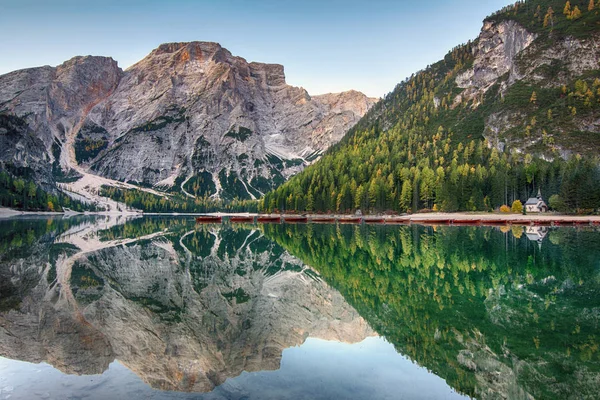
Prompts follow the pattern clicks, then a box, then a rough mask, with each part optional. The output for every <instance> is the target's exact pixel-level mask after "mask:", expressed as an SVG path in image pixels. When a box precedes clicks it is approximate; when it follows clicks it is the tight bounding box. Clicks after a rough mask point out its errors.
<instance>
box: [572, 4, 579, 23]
mask: <svg viewBox="0 0 600 400" xmlns="http://www.w3.org/2000/svg"><path fill="white" fill-rule="evenodd" d="M580 17H581V10H580V9H579V7H577V6H575V8H573V11H572V12H571V18H570V19H572V20H575V19H579V18H580Z"/></svg>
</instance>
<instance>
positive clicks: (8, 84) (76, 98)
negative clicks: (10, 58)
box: [0, 56, 122, 166]
mask: <svg viewBox="0 0 600 400" xmlns="http://www.w3.org/2000/svg"><path fill="white" fill-rule="evenodd" d="M121 74H122V71H121V69H120V68H119V67H118V66H117V63H116V61H114V60H113V59H111V58H107V57H92V56H86V57H74V58H72V59H71V60H69V61H66V62H65V63H63V64H61V65H59V66H58V67H56V68H52V67H40V68H30V69H24V70H20V71H15V72H11V73H9V74H6V75H2V76H0V112H2V113H9V114H14V115H16V116H19V117H21V118H23V119H24V120H25V121H26V122H27V124H28V125H29V128H30V129H31V131H32V132H35V135H36V136H37V138H39V139H40V140H41V141H42V142H43V143H44V145H45V146H46V150H47V153H48V155H49V157H50V158H53V156H54V155H53V152H52V150H51V147H52V145H53V144H54V143H55V142H56V143H57V144H58V145H59V146H60V147H64V144H65V143H67V139H68V138H69V137H71V136H73V135H76V134H77V132H78V130H79V128H80V125H81V123H82V122H83V119H84V118H85V117H86V115H87V113H88V112H89V110H90V109H91V108H92V107H94V105H96V104H97V103H98V102H99V101H101V100H102V99H104V98H106V97H107V96H109V95H110V94H111V93H112V91H113V90H114V89H115V88H116V87H117V84H118V82H119V80H120V79H121ZM55 153H56V152H55ZM66 154H67V153H66V152H65V155H63V156H62V160H61V162H62V164H63V166H64V165H66V162H67V160H66Z"/></svg>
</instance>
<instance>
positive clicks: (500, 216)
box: [0, 207, 600, 225]
mask: <svg viewBox="0 0 600 400" xmlns="http://www.w3.org/2000/svg"><path fill="white" fill-rule="evenodd" d="M30 215H38V216H57V215H62V216H75V215H117V216H138V217H142V216H170V217H173V216H189V217H195V216H202V215H210V216H220V217H253V218H254V217H256V218H258V217H273V218H277V217H279V218H280V219H281V220H282V222H284V220H285V219H298V218H306V219H307V221H308V222H310V221H312V220H317V221H318V220H320V219H321V220H322V219H333V220H335V221H332V222H339V221H340V220H342V222H343V221H344V220H356V219H360V221H356V222H355V223H359V222H365V223H383V224H385V223H389V224H394V223H400V224H401V223H425V224H427V223H429V224H432V223H439V224H444V223H446V224H453V223H457V224H463V223H464V224H469V223H473V224H475V223H481V224H483V225H485V224H486V223H501V222H504V223H511V222H523V223H524V222H531V223H535V222H546V223H549V222H550V223H551V222H556V223H560V222H572V223H586V222H587V223H590V224H598V225H600V215H568V214H554V213H540V214H537V213H536V214H533V213H532V214H527V215H523V214H512V213H506V214H505V213H484V212H480V213H478V212H452V213H442V212H438V213H422V214H419V213H415V214H403V215H354V214H309V213H305V214H286V213H282V214H280V213H278V214H275V213H272V214H259V213H249V212H240V213H224V212H213V213H144V212H102V211H100V212H86V213H77V212H50V211H20V210H14V209H12V208H6V207H0V218H11V217H18V216H30Z"/></svg>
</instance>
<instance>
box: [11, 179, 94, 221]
mask: <svg viewBox="0 0 600 400" xmlns="http://www.w3.org/2000/svg"><path fill="white" fill-rule="evenodd" d="M0 205H1V206H2V207H10V208H15V209H19V210H26V211H64V209H65V208H68V209H70V210H73V211H100V209H99V208H98V207H96V206H95V205H93V204H87V203H83V202H81V201H78V200H75V199H72V198H71V197H69V196H67V195H66V194H64V193H62V192H60V191H56V193H50V192H47V191H45V190H43V189H42V188H41V187H40V186H38V185H37V184H36V183H35V182H34V180H33V179H28V178H26V177H24V176H17V175H15V174H13V173H8V172H7V171H4V170H1V169H0Z"/></svg>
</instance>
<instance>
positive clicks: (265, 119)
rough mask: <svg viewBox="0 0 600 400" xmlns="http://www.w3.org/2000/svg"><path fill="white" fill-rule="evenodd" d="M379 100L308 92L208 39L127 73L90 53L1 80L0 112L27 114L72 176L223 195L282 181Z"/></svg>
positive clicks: (168, 50) (167, 49) (168, 49)
mask: <svg viewBox="0 0 600 400" xmlns="http://www.w3.org/2000/svg"><path fill="white" fill-rule="evenodd" d="M374 102H375V101H374V100H373V99H370V98H368V97H366V96H365V95H363V94H362V93H359V92H355V91H349V92H343V93H339V94H328V95H321V96H313V97H311V96H310V95H309V94H308V93H307V92H306V90H304V89H302V88H297V87H292V86H289V85H287V84H286V82H285V75H284V70H283V66H281V65H278V64H263V63H256V62H250V63H248V62H247V61H246V60H245V59H243V58H241V57H236V56H233V55H232V54H231V53H230V52H229V51H228V50H226V49H224V48H223V47H221V46H220V45H219V44H217V43H208V42H191V43H169V44H163V45H161V46H159V47H158V48H157V49H155V50H153V51H152V52H151V53H150V54H149V55H148V56H147V57H146V58H144V59H143V60H141V61H140V62H138V63H136V64H135V65H133V66H131V67H130V68H128V69H127V70H125V71H122V70H121V69H120V68H119V67H118V66H117V63H116V62H115V61H114V60H112V59H110V58H106V57H92V56H87V57H75V58H73V59H71V60H69V61H67V62H65V63H64V64H62V65H60V66H58V67H56V68H52V67H40V68H31V69H26V70H21V71H15V72H12V73H9V74H6V75H3V76H0V112H3V113H5V114H14V115H16V116H18V117H20V118H22V119H23V120H24V121H25V122H26V123H27V125H28V127H29V128H30V130H31V131H33V132H35V134H36V136H38V137H39V138H40V140H41V141H42V142H43V143H44V145H45V147H46V152H47V154H48V158H49V159H50V160H51V161H52V162H56V163H57V164H60V166H61V167H62V169H63V171H64V172H65V173H66V172H68V171H69V170H70V169H74V170H75V172H79V173H83V172H91V173H93V174H97V175H101V176H103V177H106V178H112V179H115V180H119V181H125V182H132V183H138V184H141V185H142V186H149V185H157V186H158V187H159V188H161V189H174V190H178V191H183V192H185V193H186V194H188V195H192V196H205V195H207V196H212V195H216V196H220V197H222V198H226V199H227V198H229V199H232V198H234V197H238V198H256V197H259V196H260V195H261V194H262V193H264V192H266V191H268V190H270V189H272V188H273V187H276V186H277V185H279V184H281V183H282V182H284V181H285V180H286V179H287V178H288V177H289V176H291V175H292V174H294V173H297V172H298V171H300V170H301V169H302V168H303V167H304V166H305V165H308V164H309V163H310V162H312V161H313V160H314V159H316V158H318V157H319V156H320V154H321V153H322V152H323V151H324V150H326V149H327V148H328V147H329V146H330V145H331V144H333V143H335V142H337V141H338V140H339V139H340V138H341V137H342V136H343V134H344V133H345V132H346V131H347V130H348V129H349V128H350V127H351V126H352V125H353V124H354V123H355V122H356V121H358V119H359V118H360V117H361V116H362V115H363V114H364V113H365V112H366V111H367V110H368V109H369V108H370V107H371V106H372V105H373V104H374ZM3 161H4V162H10V163H19V162H20V163H21V164H22V165H23V166H27V165H29V164H27V162H26V161H25V160H24V159H21V160H18V159H14V158H10V157H7V159H4V160H3Z"/></svg>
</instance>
